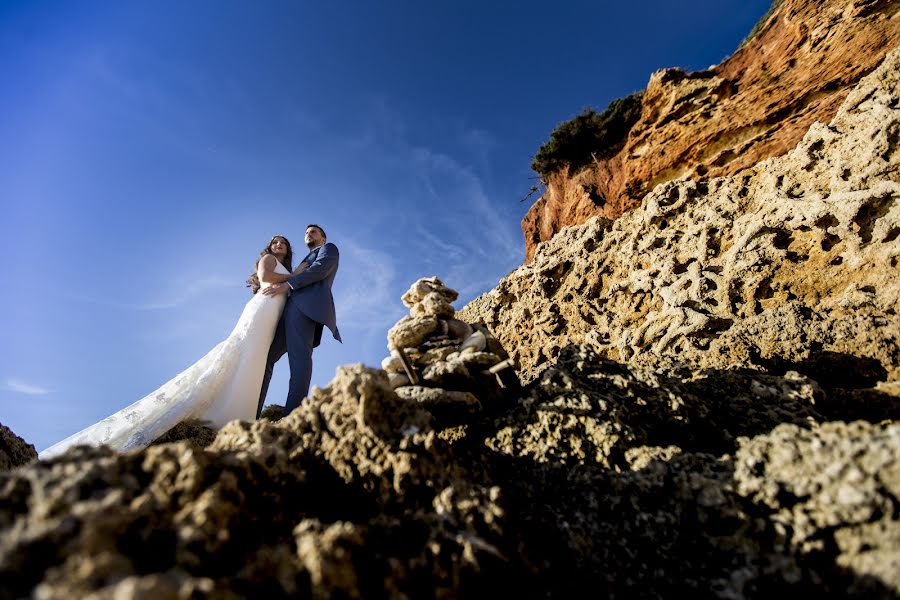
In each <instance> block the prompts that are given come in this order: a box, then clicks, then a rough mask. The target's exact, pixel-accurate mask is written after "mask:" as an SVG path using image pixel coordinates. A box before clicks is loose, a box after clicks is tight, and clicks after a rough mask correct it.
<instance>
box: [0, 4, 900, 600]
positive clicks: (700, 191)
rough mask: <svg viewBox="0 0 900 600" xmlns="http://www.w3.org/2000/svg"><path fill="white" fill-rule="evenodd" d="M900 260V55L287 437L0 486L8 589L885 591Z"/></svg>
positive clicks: (151, 594)
mask: <svg viewBox="0 0 900 600" xmlns="http://www.w3.org/2000/svg"><path fill="white" fill-rule="evenodd" d="M872 4H877V3H868V5H872ZM861 6H863V5H861ZM898 255H900V49H898V50H895V51H893V52H891V53H890V54H888V55H887V57H886V59H885V60H884V61H883V63H882V64H881V66H880V67H878V68H877V69H875V70H874V71H873V72H872V73H870V74H869V75H867V76H866V77H864V78H863V79H861V80H860V82H859V83H858V85H857V86H856V87H855V88H854V90H853V91H852V92H850V93H849V94H848V95H847V97H846V98H845V100H844V102H843V103H842V105H841V107H840V109H839V110H838V111H837V113H836V116H835V117H834V119H832V120H831V121H830V123H829V124H827V125H826V124H822V123H818V124H815V125H813V126H812V127H811V128H810V129H809V131H808V132H807V133H806V135H805V136H804V137H803V138H802V140H801V141H800V142H799V143H798V145H797V146H796V147H795V148H794V149H793V150H791V151H790V152H788V153H787V154H786V155H784V156H782V157H779V158H769V159H767V160H764V161H762V162H759V163H757V164H755V165H752V166H750V167H748V168H747V169H744V170H743V171H740V172H737V173H736V174H734V175H731V176H727V177H718V178H714V179H711V180H709V181H705V182H703V181H700V182H697V181H677V182H669V183H666V184H664V185H662V186H659V187H657V188H656V189H654V191H653V192H652V193H650V194H648V195H647V196H646V198H645V199H644V201H643V203H642V204H641V206H640V207H639V208H638V209H636V210H634V211H631V212H629V213H627V214H625V215H624V216H622V217H621V218H619V219H617V220H615V221H610V220H608V219H602V218H593V219H592V220H590V221H589V222H587V223H585V224H583V225H579V226H572V227H568V228H566V229H564V230H563V232H562V233H561V235H558V236H556V237H555V238H553V239H552V240H550V241H548V242H544V243H542V244H540V245H539V246H538V247H537V249H536V252H535V257H534V260H533V261H532V262H531V263H530V264H528V265H525V266H522V267H520V268H519V269H517V270H516V271H514V272H513V273H511V274H510V275H509V276H508V277H506V278H505V279H504V280H503V281H501V282H500V284H499V285H498V286H497V288H495V289H494V290H492V291H491V292H489V293H487V294H485V295H484V296H482V297H481V298H479V299H477V300H475V301H473V302H472V303H470V304H469V305H468V306H466V307H464V308H463V309H462V310H460V311H458V312H457V311H455V310H454V309H453V307H452V306H451V302H452V301H453V300H454V299H455V298H456V294H455V292H453V291H452V290H450V289H449V288H447V287H446V286H444V284H443V282H442V281H440V280H439V279H437V278H427V279H422V280H420V281H417V282H415V283H414V284H413V286H412V287H411V288H410V291H409V292H408V293H407V294H405V295H404V297H403V302H404V303H405V304H406V306H407V307H408V308H409V309H410V314H409V316H406V317H404V318H403V319H401V321H400V322H398V323H397V325H395V327H394V328H392V329H391V330H390V331H389V332H387V338H388V345H389V348H390V350H391V352H392V353H391V356H390V357H388V358H387V359H385V362H384V364H383V366H384V370H382V369H374V368H367V367H365V366H363V365H355V366H347V367H342V368H341V369H339V371H338V373H337V375H336V377H335V378H334V380H332V382H331V383H330V384H329V385H328V386H327V387H326V388H325V389H321V390H320V389H314V390H313V392H312V394H311V397H310V398H308V399H307V400H306V401H305V402H304V403H303V404H302V405H301V407H300V408H299V409H298V410H296V411H294V412H293V413H292V414H291V415H289V416H288V417H285V418H281V419H279V420H272V421H270V420H268V419H263V420H260V421H257V422H254V423H247V422H238V421H234V422H232V423H229V424H228V425H226V426H225V427H224V428H223V429H222V430H220V431H219V432H218V433H217V434H216V436H215V438H214V439H213V440H212V441H211V442H210V443H208V444H207V441H208V440H205V441H203V442H202V443H191V442H188V441H175V442H166V443H159V444H156V445H153V446H151V447H149V448H147V449H146V450H143V451H138V452H130V453H123V454H117V453H115V452H112V451H110V450H108V449H104V448H99V449H91V448H75V449H73V450H71V451H69V452H68V453H66V454H64V455H62V456H59V457H56V458H54V459H51V460H47V461H34V460H32V461H31V462H29V463H28V464H24V465H21V466H18V467H16V468H14V469H11V470H5V471H0V582H2V585H0V598H18V597H27V596H32V597H36V598H47V599H54V598H60V599H66V600H68V599H69V598H73V597H79V598H80V597H89V598H120V597H127V598H131V597H146V598H196V597H215V598H239V597H317V598H318V597H322V598H324V597H378V598H380V597H391V598H410V597H413V598H419V597H428V598H458V597H486V596H500V595H511V596H516V597H527V598H531V597H561V598H568V597H573V596H575V595H576V594H577V595H580V596H583V595H585V594H590V595H592V596H597V597H626V598H672V597H679V596H681V595H688V596H689V597H719V598H732V599H733V598H760V597H786V596H788V595H797V596H803V597H806V596H810V597H841V598H844V597H856V598H872V597H878V598H896V597H898V596H900V558H898V557H900V511H898V506H900V423H898V417H900V394H898V383H900V341H898V337H900V315H898V313H897V309H898V303H900V300H898V298H900V295H898V291H900V290H898V286H900V277H898V275H900V273H898V264H897V261H898ZM511 364H514V365H516V366H517V368H518V371H519V375H520V379H521V382H524V384H525V385H524V387H520V385H519V384H520V381H519V380H517V379H516V378H515V377H511V376H512V375H513V373H512V372H511V370H510V369H511V367H510V365H511ZM254 401H255V399H254ZM273 418H277V416H276V417H273ZM182 429H183V431H178V432H174V433H173V434H172V435H171V436H170V437H169V439H175V438H178V437H181V436H188V437H192V436H201V437H202V436H205V435H206V434H207V433H208V432H206V431H204V430H202V428H200V427H194V426H189V427H184V428H182ZM22 456H23V457H24V458H23V460H26V461H27V460H28V458H29V457H28V456H27V455H26V454H22ZM18 462H21V461H20V460H19V459H16V462H15V463H14V464H18ZM14 464H13V465H11V466H14Z"/></svg>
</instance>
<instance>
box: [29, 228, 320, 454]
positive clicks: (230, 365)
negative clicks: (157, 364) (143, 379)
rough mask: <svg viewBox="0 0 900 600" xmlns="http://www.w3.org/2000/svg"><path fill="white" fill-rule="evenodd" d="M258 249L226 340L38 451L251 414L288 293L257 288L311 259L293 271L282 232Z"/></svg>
mask: <svg viewBox="0 0 900 600" xmlns="http://www.w3.org/2000/svg"><path fill="white" fill-rule="evenodd" d="M259 256H260V257H259V260H257V262H256V271H255V272H254V273H253V274H252V275H251V276H250V278H249V279H248V280H247V285H248V286H249V287H250V288H251V289H252V291H253V294H254V296H253V298H252V299H251V300H250V301H249V302H248V303H247V306H245V307H244V311H243V313H241V317H240V319H238V322H237V325H235V327H234V330H233V331H232V332H231V335H229V336H228V338H226V339H225V341H223V342H222V343H220V344H219V345H218V346H216V347H215V348H213V349H212V350H211V351H210V352H209V353H208V354H207V355H206V356H204V357H203V358H201V359H200V360H198V361H197V362H196V363H194V364H193V365H191V366H190V367H188V368H187V369H186V370H185V371H182V372H181V373H179V374H178V375H176V376H175V377H174V378H172V379H171V380H170V381H168V382H167V383H165V384H163V385H162V387H160V388H159V389H157V390H155V391H153V392H151V393H150V394H148V395H146V396H144V397H143V398H141V399H140V400H138V401H137V402H135V403H134V404H132V405H130V406H127V407H125V408H123V409H122V410H120V411H119V412H117V413H115V414H113V415H110V416H108V417H106V418H105V419H103V420H102V421H100V422H98V423H95V424H93V425H91V426H90V427H88V428H87V429H84V430H82V431H79V432H78V433H76V434H74V435H71V436H69V437H67V438H66V439H64V440H63V441H61V442H58V443H56V444H54V445H53V446H50V447H49V448H47V449H46V450H44V451H43V452H41V453H40V454H39V458H40V459H46V458H51V457H53V456H57V455H59V454H62V453H63V452H65V451H66V450H68V449H69V448H71V447H73V446H80V445H90V446H100V445H106V446H109V447H110V448H113V449H114V450H119V451H126V450H137V449H140V448H145V447H146V446H148V445H149V444H150V442H152V441H153V440H155V439H156V438H158V437H159V436H161V435H162V434H164V433H165V432H167V431H168V430H169V429H171V428H172V427H174V426H175V425H177V424H178V423H180V422H181V421H184V420H186V419H199V420H201V421H206V422H208V423H209V424H211V425H212V426H213V427H216V428H219V427H222V426H223V425H225V423H227V422H229V421H232V420H234V419H242V420H253V419H255V418H256V408H257V402H258V400H259V390H260V386H261V385H262V378H263V373H264V371H265V367H266V356H267V355H268V352H269V345H270V344H271V343H272V338H273V337H274V336H275V328H276V326H277V325H278V320H279V319H280V318H281V311H282V310H283V309H284V303H285V299H286V296H285V295H283V294H278V295H274V296H266V295H265V294H258V293H257V292H258V291H259V290H260V289H264V288H267V287H269V286H271V285H274V284H276V283H281V282H283V281H287V280H288V279H290V278H291V277H293V276H294V275H297V274H298V273H301V272H302V271H303V270H305V269H306V268H307V267H308V266H309V265H307V264H306V263H303V262H301V263H300V265H299V266H298V267H297V268H296V269H295V270H294V271H293V272H291V260H292V257H293V252H292V250H291V243H290V242H289V241H288V240H287V238H286V237H284V236H281V235H276V236H274V237H273V238H272V239H271V240H270V241H269V244H268V245H267V246H266V248H265V249H264V250H263V251H262V252H260V255H259Z"/></svg>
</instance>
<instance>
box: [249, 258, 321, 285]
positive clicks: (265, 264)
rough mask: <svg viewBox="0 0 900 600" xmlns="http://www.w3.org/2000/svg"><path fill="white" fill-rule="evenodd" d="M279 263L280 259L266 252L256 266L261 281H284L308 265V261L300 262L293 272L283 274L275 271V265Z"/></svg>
mask: <svg viewBox="0 0 900 600" xmlns="http://www.w3.org/2000/svg"><path fill="white" fill-rule="evenodd" d="M277 264H278V261H277V260H276V259H275V257H274V256H272V255H271V254H266V255H265V256H263V257H262V259H261V260H260V261H259V265H258V266H257V267H256V276H257V277H259V281H260V282H261V283H283V282H285V281H287V280H288V279H290V278H291V277H293V276H294V275H296V274H297V273H300V272H302V271H303V269H305V268H306V267H307V266H308V265H307V264H306V263H300V265H299V266H298V267H297V268H296V269H294V272H293V273H289V274H288V275H282V274H281V273H276V272H275V265H277Z"/></svg>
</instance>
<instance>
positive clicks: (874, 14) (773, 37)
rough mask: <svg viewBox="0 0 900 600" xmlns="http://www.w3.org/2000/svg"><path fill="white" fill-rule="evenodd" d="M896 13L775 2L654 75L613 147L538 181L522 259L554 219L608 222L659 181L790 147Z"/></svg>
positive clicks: (893, 34)
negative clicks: (745, 27) (731, 38)
mask: <svg viewBox="0 0 900 600" xmlns="http://www.w3.org/2000/svg"><path fill="white" fill-rule="evenodd" d="M898 11H900V5H898V4H897V3H896V2H894V1H893V0H866V1H864V2H848V1H847V0H825V1H811V0H783V1H782V2H781V3H780V4H779V5H778V7H777V8H776V9H775V10H774V11H773V12H772V14H771V15H770V16H769V18H768V19H767V20H766V22H765V24H764V26H763V27H762V29H761V30H760V31H759V32H758V34H757V35H755V36H754V37H753V38H752V39H750V40H749V41H748V42H747V43H746V44H744V45H743V46H742V47H741V48H740V49H739V50H738V51H736V52H735V53H734V54H733V55H732V56H730V57H729V58H728V59H726V60H725V61H723V62H722V63H721V64H719V65H717V66H714V67H711V68H710V69H709V70H708V71H701V72H695V73H685V72H682V71H680V70H678V69H664V70H661V71H658V72H656V73H654V74H653V75H652V76H651V78H650V81H649V83H648V84H647V88H646V89H645V90H644V94H643V100H642V101H643V109H642V114H641V117H640V119H639V120H638V121H637V123H636V124H635V125H634V126H633V127H632V129H631V132H630V134H629V136H628V139H627V140H626V142H625V144H624V146H623V147H622V149H621V150H620V151H619V152H618V153H616V154H614V155H612V156H609V157H604V156H600V157H597V158H596V160H594V161H593V163H592V166H590V167H588V168H586V169H583V170H580V171H579V172H577V173H569V172H566V171H562V172H558V173H555V174H553V175H551V176H549V177H547V178H546V181H545V183H546V184H547V189H546V191H545V193H544V195H543V196H542V197H541V198H540V199H539V200H538V201H537V202H536V203H535V204H534V206H532V208H531V209H530V210H529V212H528V214H527V215H526V216H525V218H524V219H523V221H522V230H523V233H524V235H525V245H526V257H527V260H531V258H532V257H533V256H534V252H535V248H536V246H537V244H539V243H540V242H542V241H546V240H549V239H550V238H552V237H553V236H554V235H556V234H557V233H558V232H560V231H561V230H562V229H563V228H564V227H566V226H570V225H578V224H582V223H585V222H586V221H587V220H588V219H589V218H591V217H594V216H600V217H605V218H609V219H615V218H617V217H618V216H619V215H621V214H623V213H624V212H627V211H629V210H632V209H634V208H635V207H637V206H638V205H639V204H640V202H641V199H642V198H643V197H644V195H646V194H647V193H649V192H650V191H652V190H653V188H654V187H655V186H657V185H659V184H661V183H665V182H668V181H673V180H677V179H683V178H690V179H691V180H693V181H697V182H704V181H710V180H712V179H713V178H715V177H719V176H725V175H733V174H735V173H737V172H738V171H740V170H742V169H745V168H747V167H750V166H752V165H754V164H756V163H758V162H759V161H761V160H763V159H766V158H770V157H775V156H781V155H783V154H784V153H786V152H787V151H788V150H790V149H792V148H794V147H795V146H796V145H797V143H798V142H799V141H800V139H801V138H802V137H803V136H804V135H805V134H806V131H807V130H808V129H809V128H810V126H811V125H812V124H813V123H815V122H817V121H818V122H822V123H827V122H829V121H831V120H832V118H833V117H834V116H835V114H836V113H837V110H838V107H839V106H840V105H841V103H842V102H843V101H844V99H845V98H846V97H847V94H848V93H849V91H850V90H851V89H852V88H853V87H854V86H855V85H856V84H857V83H858V82H859V81H860V79H861V78H862V77H863V76H865V75H866V74H868V73H870V72H871V71H872V70H873V69H874V68H875V67H876V66H877V65H878V64H879V63H880V62H881V61H882V59H883V58H884V56H885V53H886V52H887V51H888V50H889V49H890V48H893V47H895V46H897V45H900V26H898V21H897V14H898Z"/></svg>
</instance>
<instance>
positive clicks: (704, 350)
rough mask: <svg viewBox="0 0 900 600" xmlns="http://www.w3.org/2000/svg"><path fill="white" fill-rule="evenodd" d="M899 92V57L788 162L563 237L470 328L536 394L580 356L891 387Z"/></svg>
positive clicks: (510, 280) (478, 313) (680, 193)
mask: <svg viewBox="0 0 900 600" xmlns="http://www.w3.org/2000/svg"><path fill="white" fill-rule="evenodd" d="M898 82H900V64H898V53H897V52H893V53H891V54H890V55H889V56H888V58H887V59H886V61H885V62H884V64H883V65H882V66H881V67H879V69H877V70H876V71H875V72H873V73H872V74H871V75H869V76H867V77H866V78H864V79H863V80H862V81H861V82H860V84H859V85H858V86H857V88H856V89H854V90H853V91H852V92H851V93H850V94H849V95H848V96H847V99H846V100H845V102H844V104H843V105H842V106H841V108H840V110H839V111H838V114H837V116H836V117H835V118H834V119H833V120H832V121H831V123H830V124H828V125H825V124H816V125H814V126H813V127H811V128H810V129H809V131H808V132H807V134H806V135H805V136H804V138H803V139H802V140H801V142H800V143H799V144H798V145H797V147H796V148H795V149H793V150H792V151H790V152H789V153H787V154H786V155H785V156H783V157H780V158H772V159H768V160H765V161H762V162H760V163H758V164H757V165H754V166H753V167H750V168H748V169H745V170H743V171H740V172H739V173H737V174H735V175H733V176H729V177H719V178H715V179H712V180H710V181H708V182H699V183H698V182H695V181H680V182H670V183H667V184H665V185H661V186H659V187H657V188H656V189H655V190H654V191H653V192H651V193H650V194H648V195H647V197H646V198H645V199H644V201H643V203H642V204H641V206H640V207H639V208H637V209H635V210H634V211H632V212H630V213H628V214H626V215H623V216H622V217H620V218H619V219H617V220H615V221H609V220H606V219H603V218H593V219H591V220H590V221H588V222H587V223H585V224H584V225H581V226H577V227H575V226H573V227H568V228H566V229H564V230H563V231H562V232H560V234H559V235H557V236H556V237H555V238H553V239H552V240H550V241H549V242H545V243H543V244H541V245H540V246H539V247H538V249H537V253H536V254H535V257H534V260H532V261H531V262H530V263H529V264H527V265H524V266H522V267H520V268H519V269H517V270H516V271H514V272H512V273H511V274H510V275H509V276H507V277H506V278H504V279H503V280H502V281H501V282H500V284H499V285H498V286H497V287H496V288H495V289H493V290H492V291H490V292H488V293H487V294H485V295H483V296H482V297H480V298H478V299H476V300H475V301H473V302H471V303H470V304H469V305H468V306H466V307H465V308H464V309H463V310H461V311H460V318H462V319H464V320H470V321H472V320H481V321H483V322H484V323H485V324H486V325H487V326H488V327H489V328H490V329H491V331H492V332H493V333H494V334H495V335H496V336H497V337H498V338H499V339H500V341H501V342H502V343H503V345H504V347H506V348H507V349H508V350H509V351H510V353H511V354H512V355H513V356H514V358H516V359H517V361H518V363H519V365H520V367H521V371H522V374H523V375H524V377H525V378H526V379H528V380H530V379H532V378H533V377H534V376H536V374H537V370H538V369H539V368H540V367H541V365H543V364H544V363H546V362H547V361H549V360H553V359H555V358H556V356H557V355H558V352H559V350H560V349H561V348H563V347H564V346H565V345H567V344H569V343H586V344H590V345H592V346H593V347H595V348H597V349H598V351H600V353H601V354H602V355H603V356H605V357H607V358H611V359H615V360H621V361H631V360H633V361H638V362H642V361H643V362H646V361H651V362H654V363H660V361H669V362H671V361H689V362H695V363H697V364H701V365H703V366H707V367H712V368H730V367H734V366H741V367H747V366H754V367H757V368H766V369H769V368H775V369H778V368H781V369H782V371H783V370H784V369H788V368H793V369H797V370H800V371H802V372H807V373H809V374H810V375H811V376H816V377H825V378H827V379H828V380H829V383H831V384H834V385H836V386H837V387H850V388H858V387H871V386H873V385H875V384H876V383H877V382H879V381H885V382H894V381H896V380H897V379H898V378H900V360H898V348H897V340H898V338H900V317H898V314H897V313H898V309H900V276H898V273H900V267H898V255H900V151H898V150H900V147H898V144H900V142H898V139H900V138H898V134H897V132H898V131H900V108H898V107H900V83H898ZM841 382H844V383H846V384H847V385H843V386H841V385H837V384H839V383H841Z"/></svg>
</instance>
